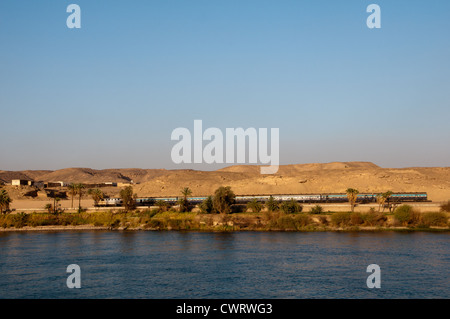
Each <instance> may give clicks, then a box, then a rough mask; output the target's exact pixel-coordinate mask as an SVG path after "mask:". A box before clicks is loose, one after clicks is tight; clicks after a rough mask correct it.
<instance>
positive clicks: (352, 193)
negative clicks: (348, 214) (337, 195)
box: [345, 188, 359, 213]
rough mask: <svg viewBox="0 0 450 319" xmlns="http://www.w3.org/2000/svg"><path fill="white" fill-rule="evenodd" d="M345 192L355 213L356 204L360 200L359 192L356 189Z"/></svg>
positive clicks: (348, 189)
mask: <svg viewBox="0 0 450 319" xmlns="http://www.w3.org/2000/svg"><path fill="white" fill-rule="evenodd" d="M345 192H346V193H347V198H348V201H349V203H350V206H351V209H352V213H353V211H354V210H355V204H356V200H357V199H358V194H359V191H358V190H357V189H354V188H347V190H346V191H345Z"/></svg>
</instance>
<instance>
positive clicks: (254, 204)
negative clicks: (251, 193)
mask: <svg viewBox="0 0 450 319" xmlns="http://www.w3.org/2000/svg"><path fill="white" fill-rule="evenodd" d="M262 208H263V205H262V204H261V203H260V202H258V200H257V199H256V198H254V199H253V200H252V201H251V202H249V203H248V204H247V209H250V210H251V211H252V212H253V213H260V212H261V210H262Z"/></svg>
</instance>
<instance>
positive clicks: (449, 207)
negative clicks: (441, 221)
mask: <svg viewBox="0 0 450 319" xmlns="http://www.w3.org/2000/svg"><path fill="white" fill-rule="evenodd" d="M441 212H447V213H450V200H449V201H448V202H447V203H444V204H442V205H441Z"/></svg>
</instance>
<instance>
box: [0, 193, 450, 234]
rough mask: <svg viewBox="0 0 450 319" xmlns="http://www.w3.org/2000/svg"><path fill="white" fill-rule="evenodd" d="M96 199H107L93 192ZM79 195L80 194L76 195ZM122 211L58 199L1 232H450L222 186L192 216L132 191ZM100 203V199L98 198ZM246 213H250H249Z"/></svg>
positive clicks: (435, 221)
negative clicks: (68, 206)
mask: <svg viewBox="0 0 450 319" xmlns="http://www.w3.org/2000/svg"><path fill="white" fill-rule="evenodd" d="M88 193H89V194H90V195H91V196H94V195H99V196H100V195H103V193H101V194H100V192H97V191H94V190H92V191H91V190H90V191H89V192H88ZM77 194H78V193H77ZM182 194H183V198H181V199H182V200H183V201H184V200H185V201H184V202H183V203H184V204H185V203H186V202H188V196H189V195H190V194H191V191H190V189H189V188H184V189H183V190H182ZM0 196H2V197H1V198H0V199H1V200H2V203H3V202H4V203H8V204H7V206H8V207H9V203H10V202H11V201H10V200H8V198H9V196H7V193H6V192H3V191H2V192H0ZM120 196H121V198H122V200H123V202H124V206H125V207H124V208H125V209H123V210H103V211H102V210H100V211H99V210H97V209H96V211H94V212H87V211H84V210H81V207H79V210H78V213H67V212H64V211H62V210H60V209H58V208H57V207H58V204H57V202H58V201H57V198H54V199H53V200H54V203H53V204H46V205H45V209H46V210H47V212H45V213H29V214H25V213H18V214H3V212H6V209H7V208H6V207H7V206H6V204H4V206H2V214H1V215H0V228H23V227H38V226H89V227H91V226H95V227H101V228H105V229H111V230H197V231H239V230H258V231H335V230H339V231H342V230H344V231H355V230H381V229H386V230H388V229H393V230H396V229H398V230H401V229H405V227H406V228H407V229H408V230H427V231H429V230H432V229H433V230H434V231H450V224H449V216H450V214H449V213H448V212H445V211H441V212H436V213H419V212H417V211H416V210H415V209H414V208H413V207H412V206H410V205H401V206H399V207H397V208H396V209H395V211H394V213H393V214H387V215H386V214H384V213H382V212H380V209H378V211H377V210H376V209H375V208H372V209H371V210H370V211H369V212H367V213H361V212H334V213H333V212H327V213H324V212H323V208H322V207H321V206H320V205H316V206H314V207H312V209H311V210H310V211H309V212H307V213H305V212H302V211H303V206H302V205H300V204H299V203H298V202H297V201H295V200H293V199H291V200H289V201H286V202H283V203H281V204H279V203H277V202H276V201H275V200H274V199H273V197H271V198H269V200H268V201H267V202H266V203H265V205H266V207H267V209H266V210H264V211H263V210H262V208H263V204H262V203H261V202H258V201H257V200H253V201H251V202H250V203H248V204H247V205H244V204H236V203H235V195H234V193H233V192H232V191H231V188H230V187H220V188H218V189H217V190H216V192H215V193H214V196H209V197H208V198H206V199H205V200H204V201H203V202H202V203H201V204H200V205H199V209H200V212H196V211H195V210H194V211H189V209H186V207H187V208H189V206H188V205H187V206H180V210H179V211H178V210H176V209H175V208H173V207H170V205H169V203H168V202H165V201H157V202H156V203H155V204H156V206H157V207H158V208H154V209H145V210H140V209H136V207H135V206H134V204H135V201H134V199H135V198H136V194H134V193H133V188H132V187H131V186H129V187H126V188H124V189H122V191H121V194H120ZM94 200H95V199H94ZM247 210H250V211H251V212H249V213H247Z"/></svg>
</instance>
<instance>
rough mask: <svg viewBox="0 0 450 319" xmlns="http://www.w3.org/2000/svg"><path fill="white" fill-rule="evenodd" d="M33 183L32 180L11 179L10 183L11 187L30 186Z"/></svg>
mask: <svg viewBox="0 0 450 319" xmlns="http://www.w3.org/2000/svg"><path fill="white" fill-rule="evenodd" d="M33 183H34V182H33V181H32V180H28V179H13V180H12V181H11V185H12V186H32V185H33Z"/></svg>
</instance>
